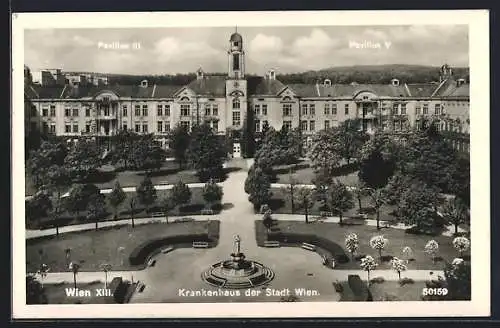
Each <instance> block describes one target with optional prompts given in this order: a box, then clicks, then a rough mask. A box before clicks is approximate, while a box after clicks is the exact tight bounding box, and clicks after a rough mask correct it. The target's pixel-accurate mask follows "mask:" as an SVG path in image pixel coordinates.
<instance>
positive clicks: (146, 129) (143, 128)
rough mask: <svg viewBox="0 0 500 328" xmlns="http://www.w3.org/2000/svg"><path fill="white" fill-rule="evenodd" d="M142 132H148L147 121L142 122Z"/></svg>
mask: <svg viewBox="0 0 500 328" xmlns="http://www.w3.org/2000/svg"><path fill="white" fill-rule="evenodd" d="M142 132H143V133H148V124H147V123H143V124H142Z"/></svg>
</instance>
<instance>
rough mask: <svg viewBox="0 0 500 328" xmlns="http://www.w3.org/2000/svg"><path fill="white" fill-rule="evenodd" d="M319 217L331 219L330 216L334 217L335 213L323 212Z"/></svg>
mask: <svg viewBox="0 0 500 328" xmlns="http://www.w3.org/2000/svg"><path fill="white" fill-rule="evenodd" d="M319 215H320V216H322V217H329V216H333V213H332V212H326V211H321V212H319Z"/></svg>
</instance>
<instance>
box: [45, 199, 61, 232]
mask: <svg viewBox="0 0 500 328" xmlns="http://www.w3.org/2000/svg"><path fill="white" fill-rule="evenodd" d="M64 206H65V204H64V202H63V201H62V200H61V199H59V198H58V199H55V200H54V201H53V202H52V207H51V209H50V210H49V212H48V215H49V217H50V219H51V221H52V224H53V225H54V226H55V228H56V237H59V224H60V223H59V218H60V215H61V213H62V212H63V209H64Z"/></svg>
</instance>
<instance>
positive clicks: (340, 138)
mask: <svg viewBox="0 0 500 328" xmlns="http://www.w3.org/2000/svg"><path fill="white" fill-rule="evenodd" d="M360 127H361V120H359V119H355V120H353V119H347V120H345V121H343V122H342V123H341V124H340V126H338V127H337V128H334V130H335V141H336V148H337V150H338V152H339V154H340V156H341V157H342V158H343V159H345V160H346V161H347V164H349V163H350V161H351V159H352V158H359V157H360V151H361V147H362V146H363V144H364V143H365V142H366V141H367V140H368V139H369V137H368V135H367V134H366V133H365V132H364V131H362V129H360Z"/></svg>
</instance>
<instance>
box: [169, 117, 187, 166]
mask: <svg viewBox="0 0 500 328" xmlns="http://www.w3.org/2000/svg"><path fill="white" fill-rule="evenodd" d="M190 141H191V137H190V135H189V132H188V129H187V127H185V126H183V125H182V124H178V125H177V126H176V127H175V129H173V130H172V133H171V134H170V148H171V149H172V150H173V151H174V157H175V160H176V162H177V163H178V164H179V168H182V167H183V165H184V164H185V163H186V151H187V149H188V147H189V144H190Z"/></svg>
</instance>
